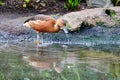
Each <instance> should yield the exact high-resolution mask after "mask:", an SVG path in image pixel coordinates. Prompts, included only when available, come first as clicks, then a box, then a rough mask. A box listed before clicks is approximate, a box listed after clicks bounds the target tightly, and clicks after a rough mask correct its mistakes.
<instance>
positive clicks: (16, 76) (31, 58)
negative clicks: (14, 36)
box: [0, 42, 120, 80]
mask: <svg viewBox="0 0 120 80" xmlns="http://www.w3.org/2000/svg"><path fill="white" fill-rule="evenodd" d="M0 80H120V45H113V44H104V45H94V46H83V45H80V44H79V45H78V44H76V45H73V44H71V45H67V44H47V45H46V46H43V47H40V48H36V45H35V43H30V42H29V43H28V42H22V43H6V42H1V43H0Z"/></svg>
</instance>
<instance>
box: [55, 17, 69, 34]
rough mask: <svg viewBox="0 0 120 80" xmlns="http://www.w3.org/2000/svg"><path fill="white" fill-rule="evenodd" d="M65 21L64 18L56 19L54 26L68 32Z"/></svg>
mask: <svg viewBox="0 0 120 80" xmlns="http://www.w3.org/2000/svg"><path fill="white" fill-rule="evenodd" d="M66 24H67V21H66V20H64V19H57V20H56V24H55V26H57V27H59V28H60V29H62V30H63V31H64V32H65V33H68V30H67V27H66Z"/></svg>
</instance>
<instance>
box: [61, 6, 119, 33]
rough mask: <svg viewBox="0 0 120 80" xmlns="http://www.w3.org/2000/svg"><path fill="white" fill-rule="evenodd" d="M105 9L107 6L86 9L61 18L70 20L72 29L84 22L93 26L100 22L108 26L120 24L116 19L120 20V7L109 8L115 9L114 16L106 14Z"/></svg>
mask: <svg viewBox="0 0 120 80" xmlns="http://www.w3.org/2000/svg"><path fill="white" fill-rule="evenodd" d="M105 10H106V9H105V8H94V9H85V10H82V11H77V12H71V13H68V14H65V15H64V16H62V17H61V18H63V19H65V20H67V21H68V24H69V29H70V30H71V31H74V30H76V29H78V28H80V27H81V25H82V23H83V22H86V23H87V24H88V25H92V26H96V25H97V23H99V22H102V23H104V25H106V26H114V25H116V24H118V21H116V20H120V7H111V8H109V10H113V11H115V13H116V15H115V16H114V17H111V16H110V15H108V14H106V13H105Z"/></svg>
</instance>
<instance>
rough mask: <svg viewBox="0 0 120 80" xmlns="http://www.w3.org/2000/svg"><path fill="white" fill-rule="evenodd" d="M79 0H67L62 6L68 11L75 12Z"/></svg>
mask: <svg viewBox="0 0 120 80" xmlns="http://www.w3.org/2000/svg"><path fill="white" fill-rule="evenodd" d="M80 1H81V0H67V2H66V4H65V5H64V7H65V8H68V9H70V10H75V9H77V7H78V6H79V4H80Z"/></svg>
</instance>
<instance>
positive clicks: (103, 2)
mask: <svg viewBox="0 0 120 80" xmlns="http://www.w3.org/2000/svg"><path fill="white" fill-rule="evenodd" d="M86 2H87V5H88V6H96V7H112V6H113V4H112V2H111V0H86Z"/></svg>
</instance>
